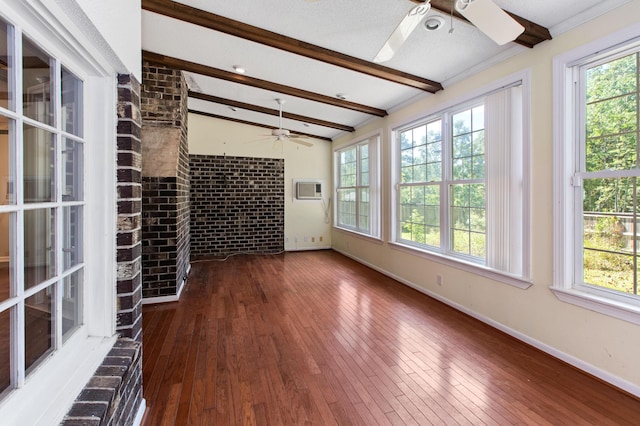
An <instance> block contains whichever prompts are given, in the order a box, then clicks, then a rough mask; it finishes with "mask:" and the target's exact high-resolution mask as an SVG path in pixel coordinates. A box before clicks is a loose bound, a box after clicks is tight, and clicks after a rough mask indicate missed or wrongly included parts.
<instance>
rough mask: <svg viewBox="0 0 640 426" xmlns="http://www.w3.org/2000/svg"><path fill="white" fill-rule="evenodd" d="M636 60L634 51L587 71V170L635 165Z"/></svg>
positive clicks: (621, 168) (615, 168)
mask: <svg viewBox="0 0 640 426" xmlns="http://www.w3.org/2000/svg"><path fill="white" fill-rule="evenodd" d="M637 59H638V54H637V53H634V54H632V55H628V56H625V57H623V58H620V59H617V60H614V61H611V62H607V63H605V64H601V65H598V66H595V67H592V68H589V69H587V70H586V75H585V77H586V102H587V106H586V108H587V116H586V135H587V141H586V149H585V151H586V164H587V171H599V170H629V169H632V168H635V167H636V166H637V164H638V159H637V148H636V147H637V143H638V141H637V131H638V129H637V126H638V111H637V100H638V99H637V98H638V87H637V75H638V69H637Z"/></svg>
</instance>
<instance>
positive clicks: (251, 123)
mask: <svg viewBox="0 0 640 426" xmlns="http://www.w3.org/2000/svg"><path fill="white" fill-rule="evenodd" d="M189 112H190V113H192V114H198V115H202V116H205V117H212V118H217V119H220V120H226V121H233V122H234V123H240V124H247V125H249V126H256V127H263V128H265V129H277V127H275V126H267V125H266V124H261V123H254V122H252V121H247V120H241V119H239V118H233V117H225V116H223V115H218V114H212V113H210V112H204V111H198V110H195V109H189ZM293 133H295V134H296V135H302V136H308V137H310V138H315V139H320V140H323V141H328V142H331V141H332V139H331V138H327V137H325V136H318V135H312V134H310V133H302V132H293Z"/></svg>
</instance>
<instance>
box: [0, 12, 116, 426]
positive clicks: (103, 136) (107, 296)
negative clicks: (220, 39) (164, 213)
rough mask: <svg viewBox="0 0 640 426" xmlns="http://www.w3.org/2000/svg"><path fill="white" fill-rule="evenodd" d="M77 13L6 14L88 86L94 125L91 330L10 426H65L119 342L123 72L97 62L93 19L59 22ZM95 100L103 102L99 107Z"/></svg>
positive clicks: (88, 288)
mask: <svg viewBox="0 0 640 426" xmlns="http://www.w3.org/2000/svg"><path fill="white" fill-rule="evenodd" d="M45 3H46V4H45ZM72 6H73V5H71V4H70V5H69V6H63V5H58V4H56V3H55V2H46V1H42V2H41V1H33V2H32V1H29V2H25V1H19V0H7V1H6V2H5V4H4V5H3V9H2V10H1V11H0V15H2V17H3V18H4V19H5V20H7V21H8V22H9V23H11V24H13V25H14V26H15V27H16V28H19V29H20V30H21V31H22V32H23V33H24V34H26V35H28V36H29V38H30V39H31V40H33V41H34V42H36V43H37V44H38V45H39V46H40V47H41V48H43V49H44V50H46V51H47V52H49V53H50V54H51V55H52V56H54V57H56V58H58V59H59V60H60V61H61V62H62V64H64V65H65V67H66V68H67V69H69V70H70V71H71V72H73V73H74V74H76V75H78V76H79V77H80V78H81V79H83V81H84V91H85V94H86V96H85V101H86V102H85V104H84V120H85V123H88V125H87V124H86V125H85V126H84V131H85V135H84V139H85V140H86V141H87V144H86V146H85V183H84V184H85V190H84V195H85V206H84V209H85V212H84V217H85V220H84V223H83V226H84V231H83V233H84V238H85V240H84V244H85V252H84V259H85V261H84V265H85V267H84V271H85V272H84V300H83V318H84V325H83V326H81V327H80V328H79V329H78V330H77V331H76V332H75V333H74V335H73V336H71V337H70V338H69V340H68V341H67V342H66V343H65V345H63V346H62V347H61V348H60V349H59V350H58V351H56V352H55V353H54V354H52V355H50V356H49V357H48V358H47V359H45V360H43V361H42V362H40V363H39V364H38V366H37V367H36V369H35V370H34V371H33V372H32V373H31V374H30V375H29V376H28V377H27V379H26V381H25V383H24V386H23V387H21V388H20V389H17V390H14V391H12V392H11V393H10V394H9V395H7V396H6V397H5V398H4V400H3V401H2V402H0V418H1V419H2V422H7V423H8V424H57V423H59V422H60V421H61V420H62V418H63V416H64V415H65V414H66V412H67V411H68V410H69V408H70V407H71V404H72V403H73V401H74V400H75V398H76V397H77V396H78V394H79V393H80V391H81V390H82V388H83V387H84V385H85V384H86V382H87V381H88V380H89V378H90V377H91V376H92V375H93V373H94V372H95V369H96V368H97V367H98V366H99V365H100V363H101V362H102V360H103V359H104V357H105V356H106V354H107V353H108V351H109V350H110V349H111V347H112V346H113V343H114V342H115V340H116V338H117V337H116V335H115V325H116V310H115V307H116V304H115V300H116V289H115V282H116V277H117V274H116V272H117V271H116V266H117V265H116V259H115V252H116V241H115V235H116V231H117V203H116V191H115V182H116V131H115V130H116V114H115V106H116V104H117V102H116V101H117V87H116V70H115V69H114V68H113V67H112V66H111V65H109V62H108V61H105V58H104V57H100V56H96V55H100V54H101V52H103V50H104V49H102V48H103V47H104V44H106V42H105V41H104V40H103V39H100V40H98V39H95V38H92V37H88V36H87V34H86V33H84V32H82V31H80V29H79V28H80V27H82V28H84V29H86V28H88V27H92V28H93V25H92V24H91V22H90V21H89V20H88V19H86V17H77V16H76V19H77V20H78V21H76V22H74V24H75V26H69V25H66V24H63V23H62V22H61V21H59V20H58V19H57V18H56V17H60V18H61V19H67V23H68V16H67V15H66V13H65V12H71V10H66V9H68V8H69V7H72ZM47 7H55V8H56V9H55V11H53V10H50V9H47ZM61 12H62V15H61V14H60V13H61ZM83 20H84V21H83ZM80 21H83V22H80ZM93 35H95V34H93ZM78 40H86V43H87V44H81V43H80V42H79V41H78ZM101 49H102V50H101ZM93 99H98V100H99V102H91V100H93ZM88 171H91V172H90V173H89V172H88ZM96 283H97V284H98V285H96Z"/></svg>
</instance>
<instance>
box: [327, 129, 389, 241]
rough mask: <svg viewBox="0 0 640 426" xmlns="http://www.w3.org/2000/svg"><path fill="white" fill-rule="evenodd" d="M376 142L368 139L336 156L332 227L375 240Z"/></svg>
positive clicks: (376, 220) (377, 206)
mask: <svg viewBox="0 0 640 426" xmlns="http://www.w3.org/2000/svg"><path fill="white" fill-rule="evenodd" d="M377 141H378V137H377V136H376V137H372V138H369V139H367V140H365V141H363V142H360V143H356V144H354V145H351V146H349V147H346V148H343V149H341V150H339V151H337V152H336V154H335V155H336V161H335V169H336V182H337V184H336V194H337V198H338V202H337V203H336V224H337V226H338V227H339V228H343V229H347V230H351V231H356V232H359V233H362V234H367V235H371V236H378V233H379V230H378V228H379V224H378V219H377V218H378V210H379V205H378V201H377V200H378V197H377V193H378V188H377V167H378V166H377Z"/></svg>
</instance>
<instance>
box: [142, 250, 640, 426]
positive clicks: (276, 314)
mask: <svg viewBox="0 0 640 426" xmlns="http://www.w3.org/2000/svg"><path fill="white" fill-rule="evenodd" d="M143 332H144V337H143V339H144V355H143V380H144V397H145V398H146V402H147V405H148V408H147V415H146V418H145V422H144V424H145V426H151V425H153V426H155V425H173V424H177V425H207V426H208V425H241V424H242V425H244V424H247V425H253V424H256V425H280V424H283V425H301V424H315V425H325V424H326V425H331V424H337V425H350V424H353V425H375V424H391V425H402V424H418V425H428V424H439V425H452V424H461V425H464V424H474V425H478V424H500V425H513V424H531V425H534V424H535V425H545V424H549V425H550V424H554V425H587V424H593V425H613V424H628V425H631V424H636V425H637V424H638V422H640V400H638V399H635V398H633V397H631V396H629V395H626V394H624V393H622V392H618V391H617V390H615V389H613V388H611V387H609V386H608V385H605V384H603V383H601V382H599V381H597V380H595V379H593V378H591V377H588V376H586V375H584V374H582V373H580V372H578V371H577V370H575V369H573V368H572V367H569V366H567V365H565V364H563V363H562V362H560V361H557V360H555V359H553V358H551V357H549V356H547V355H545V354H543V353H541V352H539V351H537V350H536V349H533V348H531V347H528V346H526V345H524V344H523V343H521V342H519V341H517V340H515V339H513V338H511V337H509V336H507V335H505V334H503V333H501V332H499V331H496V330H494V329H492V328H491V327H489V326H487V325H485V324H483V323H480V322H478V321H476V320H474V319H472V318H470V317H468V316H466V315H464V314H461V313H459V312H458V311H455V310H454V309H452V308H449V307H448V306H446V305H444V304H442V303H439V302H437V301H435V300H433V299H430V298H429V297H427V296H425V295H423V294H421V293H419V292H417V291H415V290H412V289H410V288H408V287H406V286H403V285H402V284H399V283H397V282H395V281H393V280H391V279H389V278H387V277H385V276H383V275H381V274H379V273H377V272H375V271H372V270H370V269H368V268H366V267H364V266H362V265H359V264H358V263H355V262H353V261H352V260H350V259H348V258H346V257H344V256H341V255H339V254H337V253H335V252H332V251H316V252H293V253H286V254H282V255H276V256H237V257H232V258H230V259H228V260H227V261H225V262H215V261H214V262H206V263H196V264H194V266H193V269H192V272H191V277H190V279H189V281H188V283H187V286H186V287H185V290H184V291H183V295H182V297H181V300H180V302H175V303H170V304H164V305H146V306H145V307H144V309H143Z"/></svg>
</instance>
